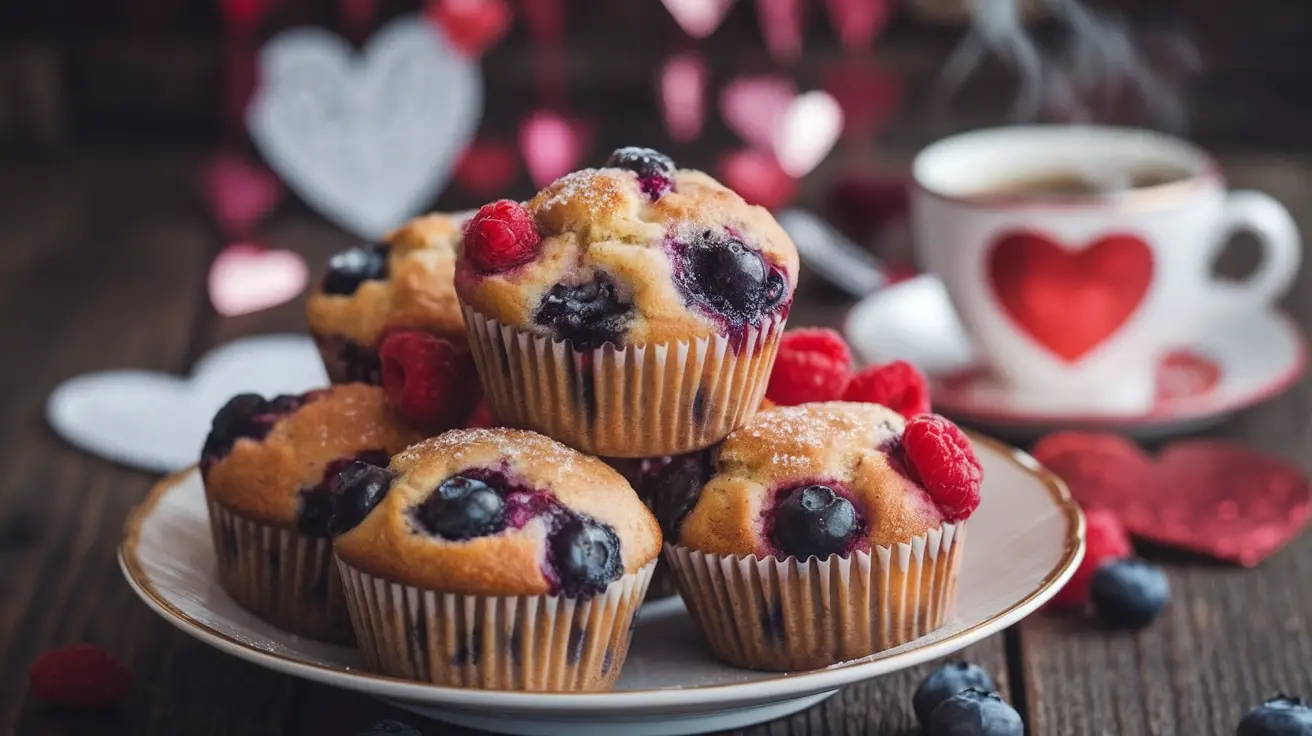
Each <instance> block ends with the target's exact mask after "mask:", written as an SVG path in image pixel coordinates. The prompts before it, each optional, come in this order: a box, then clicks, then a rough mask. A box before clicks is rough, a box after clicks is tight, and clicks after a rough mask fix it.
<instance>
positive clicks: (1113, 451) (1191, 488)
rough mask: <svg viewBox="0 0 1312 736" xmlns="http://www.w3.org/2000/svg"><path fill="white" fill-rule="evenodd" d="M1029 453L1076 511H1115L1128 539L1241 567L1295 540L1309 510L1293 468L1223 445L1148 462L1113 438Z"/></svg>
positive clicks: (1193, 447)
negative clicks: (1063, 488) (1062, 485)
mask: <svg viewBox="0 0 1312 736" xmlns="http://www.w3.org/2000/svg"><path fill="white" fill-rule="evenodd" d="M1033 455H1034V458H1035V459H1036V460H1038V461H1039V462H1040V463H1042V464H1043V465H1044V466H1046V467H1047V468H1048V469H1049V470H1051V471H1053V472H1054V473H1056V474H1057V475H1059V476H1061V477H1062V479H1063V480H1065V481H1066V484H1067V485H1068V486H1069V487H1070V490H1071V494H1072V495H1073V496H1074V497H1075V500H1077V501H1079V502H1080V504H1081V505H1082V506H1084V507H1086V508H1105V509H1110V510H1112V511H1114V512H1115V513H1116V515H1117V516H1119V517H1120V518H1121V521H1122V523H1124V524H1125V528H1126V529H1127V530H1128V531H1129V532H1130V533H1131V534H1133V535H1134V536H1136V537H1142V538H1143V539H1147V540H1150V541H1153V542H1158V543H1160V544H1165V545H1168V546H1171V547H1178V548H1180V549H1185V550H1189V551H1191V552H1197V553H1200V554H1204V555H1208V556H1211V557H1215V558H1218V559H1221V560H1227V561H1230V562H1236V563H1238V564H1240V565H1243V566H1245V567H1252V566H1254V565H1256V564H1258V563H1259V562H1261V561H1262V560H1264V559H1266V558H1267V557H1269V556H1270V555H1272V554H1274V553H1275V552H1276V551H1277V550H1279V549H1280V548H1281V547H1283V546H1284V545H1285V544H1286V543H1288V542H1289V541H1290V540H1292V539H1293V538H1295V537H1296V536H1298V534H1299V532H1300V531H1301V530H1302V529H1303V527H1304V526H1305V525H1306V524H1307V521H1308V512H1309V506H1310V505H1312V491H1310V490H1309V486H1308V481H1307V478H1306V477H1305V476H1304V474H1303V472H1302V471H1301V470H1300V469H1299V468H1298V467H1296V466H1294V465H1293V464H1291V463H1289V462H1286V461H1285V460H1282V459H1280V458H1278V457H1275V456H1272V455H1267V454H1265V453H1260V452H1256V451H1254V450H1250V449H1248V448H1246V447H1243V446H1241V445H1237V444H1234V443H1232V442H1224V441H1221V440H1187V441H1184V442H1177V443H1175V444H1172V445H1168V446H1167V447H1166V448H1164V449H1163V450H1162V451H1161V452H1159V453H1158V454H1157V456H1156V457H1152V456H1150V455H1148V454H1146V453H1144V452H1143V451H1142V450H1140V449H1139V448H1138V446H1136V445H1135V444H1134V443H1133V442H1130V441H1129V440H1127V439H1125V438H1124V437H1121V436H1119V435H1114V434H1098V433H1084V432H1061V433H1057V434H1053V435H1049V436H1047V437H1044V438H1043V439H1041V440H1039V442H1038V443H1037V444H1036V445H1035V446H1034V452H1033Z"/></svg>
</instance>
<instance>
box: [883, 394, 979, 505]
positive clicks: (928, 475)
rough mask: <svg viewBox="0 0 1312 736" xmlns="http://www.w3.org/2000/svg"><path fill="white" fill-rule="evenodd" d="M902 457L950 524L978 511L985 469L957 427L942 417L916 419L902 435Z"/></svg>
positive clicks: (922, 416) (936, 415) (933, 415)
mask: <svg viewBox="0 0 1312 736" xmlns="http://www.w3.org/2000/svg"><path fill="white" fill-rule="evenodd" d="M902 455H903V458H904V459H905V461H906V464H907V466H908V470H910V471H911V473H912V475H913V476H914V477H915V479H916V480H918V481H920V484H921V485H922V486H924V487H925V490H926V491H928V492H929V496H930V498H933V499H934V503H936V504H938V507H939V510H940V511H942V512H943V516H944V517H945V518H946V519H947V520H948V521H961V520H962V519H966V518H968V517H969V516H970V515H971V514H972V513H974V512H975V509H976V507H978V506H979V486H980V481H981V480H982V478H983V470H984V469H983V467H981V466H980V464H979V458H977V457H975V451H974V450H972V449H971V446H970V438H969V437H967V436H966V433H965V432H962V431H961V429H960V428H958V427H957V425H955V424H953V423H952V422H950V421H948V420H947V419H945V418H943V417H941V416H939V415H938V414H921V415H919V416H916V417H913V418H912V419H911V420H910V421H908V422H907V428H906V430H905V431H903V433H902Z"/></svg>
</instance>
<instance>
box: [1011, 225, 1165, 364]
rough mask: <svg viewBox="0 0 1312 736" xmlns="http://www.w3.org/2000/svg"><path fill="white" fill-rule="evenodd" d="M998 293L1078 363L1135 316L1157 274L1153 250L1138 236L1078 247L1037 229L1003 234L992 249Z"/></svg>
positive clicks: (1019, 317)
mask: <svg viewBox="0 0 1312 736" xmlns="http://www.w3.org/2000/svg"><path fill="white" fill-rule="evenodd" d="M988 269H989V281H990V283H991V285H992V287H993V293H994V295H996V296H997V299H998V301H999V302H1001V304H1002V308H1003V310H1005V311H1006V312H1007V314H1008V315H1010V316H1011V319H1012V320H1013V321H1014V322H1015V323H1016V325H1017V326H1019V327H1020V328H1021V329H1022V330H1024V331H1025V332H1026V333H1027V334H1029V335H1030V337H1032V338H1034V340H1035V341H1036V342H1038V343H1039V344H1040V345H1043V346H1044V347H1046V348H1047V349H1048V350H1050V351H1051V352H1052V353H1053V354H1055V355H1056V356H1057V357H1059V358H1061V359H1062V360H1064V361H1066V362H1068V363H1074V362H1076V361H1077V360H1079V359H1080V358H1081V357H1083V356H1084V355H1085V354H1086V353H1088V352H1089V351H1090V350H1092V349H1094V348H1095V347H1097V346H1098V345H1099V344H1101V343H1102V342H1103V341H1104V340H1106V339H1107V338H1109V337H1111V336H1112V335H1114V334H1115V333H1116V331H1117V330H1119V329H1120V328H1121V326H1122V325H1124V324H1125V323H1126V321H1128V320H1129V319H1130V317H1131V316H1132V315H1133V314H1134V312H1135V310H1137V309H1138V308H1139V303H1140V302H1141V301H1143V298H1144V295H1145V294H1147V293H1148V286H1149V285H1150V284H1151V283H1152V278H1153V253H1152V250H1150V249H1149V248H1148V245H1147V244H1146V243H1144V242H1143V241H1142V240H1140V239H1139V238H1138V237H1135V236H1133V235H1107V236H1104V237H1102V238H1099V239H1098V240H1095V241H1093V242H1092V243H1089V244H1087V245H1085V246H1083V247H1081V248H1069V247H1066V246H1063V245H1060V244H1059V243H1057V242H1056V241H1055V240H1053V239H1052V238H1050V237H1048V236H1046V235H1042V234H1039V233H1035V232H1028V231H1022V232H1010V233H1005V234H1003V235H1002V236H1000V237H999V238H998V239H997V240H996V241H995V242H994V244H993V248H992V251H991V253H990V255H989V266H988Z"/></svg>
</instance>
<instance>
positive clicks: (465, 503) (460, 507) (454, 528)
mask: <svg viewBox="0 0 1312 736" xmlns="http://www.w3.org/2000/svg"><path fill="white" fill-rule="evenodd" d="M416 517H417V518H418V520H419V523H420V524H422V525H423V527H424V528H425V529H427V530H428V531H429V532H430V533H432V534H436V535H438V536H440V537H443V538H444V539H452V540H457V541H458V540H463V539H474V538H475V537H485V536H488V535H489V534H496V533H497V532H500V531H501V530H503V529H505V528H506V502H505V499H504V498H502V496H501V493H500V492H499V491H498V490H497V489H495V488H493V487H492V486H490V485H489V484H488V483H487V482H485V481H483V480H479V479H478V478H473V477H470V476H468V475H459V474H457V475H453V476H451V477H450V478H447V479H446V480H444V481H442V483H441V485H439V486H438V487H437V490H435V491H433V493H432V494H430V495H429V496H428V498H426V499H424V502H423V503H422V504H420V505H419V508H418V509H417V510H416Z"/></svg>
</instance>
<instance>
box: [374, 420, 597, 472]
mask: <svg viewBox="0 0 1312 736" xmlns="http://www.w3.org/2000/svg"><path fill="white" fill-rule="evenodd" d="M475 446H477V447H491V448H492V449H493V450H494V451H495V452H496V453H497V455H499V456H500V457H502V458H504V459H506V460H508V461H511V462H515V461H518V460H523V459H528V458H533V459H534V460H535V461H538V462H544V463H547V464H549V465H551V466H552V467H554V468H556V469H557V470H558V471H559V472H561V473H568V472H572V471H573V470H574V467H575V464H576V461H577V460H578V458H579V457H582V456H581V455H579V453H578V452H577V451H575V450H572V449H570V448H568V447H566V446H565V445H562V444H560V443H559V442H556V441H555V440H552V439H550V438H548V437H544V436H543V435H540V434H537V433H536V432H528V431H525V430H522V429H506V428H502V427H494V428H482V427H480V428H476V429H453V430H451V431H449V432H444V433H442V434H440V435H438V436H436V437H430V438H428V439H426V440H424V441H422V442H419V443H418V444H415V445H411V446H410V447H408V448H406V449H405V450H403V451H402V452H400V453H399V454H397V456H396V462H397V464H399V465H402V466H408V465H412V464H414V463H417V462H420V461H422V460H423V459H424V458H426V457H431V456H433V455H450V456H451V457H454V458H456V459H457V460H460V459H462V458H464V456H465V450H466V449H468V448H470V447H475Z"/></svg>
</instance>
